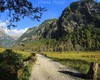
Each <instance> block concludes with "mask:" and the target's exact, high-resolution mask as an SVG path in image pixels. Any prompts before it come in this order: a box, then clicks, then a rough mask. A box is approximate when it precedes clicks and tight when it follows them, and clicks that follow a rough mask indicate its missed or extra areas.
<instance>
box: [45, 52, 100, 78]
mask: <svg viewBox="0 0 100 80" xmlns="http://www.w3.org/2000/svg"><path fill="white" fill-rule="evenodd" d="M44 54H45V55H46V56H47V57H49V58H52V59H53V60H55V61H58V62H60V63H61V64H63V65H65V66H66V67H68V68H74V69H75V70H78V71H80V72H81V73H83V74H87V72H88V70H89V67H90V63H91V62H97V63H98V64H99V69H98V79H100V52H99V51H97V52H77V51H76V52H61V53H60V52H44Z"/></svg>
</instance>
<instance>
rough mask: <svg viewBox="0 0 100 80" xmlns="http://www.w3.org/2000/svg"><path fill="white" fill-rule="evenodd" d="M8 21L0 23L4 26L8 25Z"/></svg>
mask: <svg viewBox="0 0 100 80" xmlns="http://www.w3.org/2000/svg"><path fill="white" fill-rule="evenodd" d="M7 22H8V21H7V20H6V21H4V22H1V23H0V27H4V26H6V24H7Z"/></svg>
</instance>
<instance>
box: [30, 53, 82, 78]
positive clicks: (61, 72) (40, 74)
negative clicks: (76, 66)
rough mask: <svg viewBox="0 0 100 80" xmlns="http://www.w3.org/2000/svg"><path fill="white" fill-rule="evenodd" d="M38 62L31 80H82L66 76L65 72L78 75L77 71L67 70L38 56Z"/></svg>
mask: <svg viewBox="0 0 100 80" xmlns="http://www.w3.org/2000/svg"><path fill="white" fill-rule="evenodd" d="M37 57H38V60H37V62H36V64H35V65H34V66H33V70H32V74H31V77H30V80H82V79H78V78H75V77H73V76H70V75H68V74H65V72H66V71H67V72H70V71H71V72H74V73H78V72H77V71H75V70H72V69H71V70H70V69H66V67H65V66H63V65H61V64H60V63H58V62H54V61H53V60H51V59H49V58H46V57H44V56H42V55H40V54H37Z"/></svg>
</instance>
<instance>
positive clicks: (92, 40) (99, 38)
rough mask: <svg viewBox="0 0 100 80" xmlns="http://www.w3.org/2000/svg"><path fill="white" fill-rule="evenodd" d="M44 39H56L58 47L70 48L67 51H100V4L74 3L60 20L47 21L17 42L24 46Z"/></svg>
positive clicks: (86, 1)
mask: <svg viewBox="0 0 100 80" xmlns="http://www.w3.org/2000/svg"><path fill="white" fill-rule="evenodd" d="M26 37H27V38H26ZM43 38H45V39H55V40H57V41H58V42H57V43H55V45H58V47H60V46H61V45H62V46H63V47H66V48H70V49H65V51H66V50H100V3H98V2H95V1H94V0H85V1H84V0H82V1H77V2H73V3H71V4H70V6H68V7H66V8H65V9H64V11H63V12H62V14H61V16H60V17H59V19H49V20H45V21H44V22H43V23H42V24H40V25H39V26H38V27H33V28H31V29H29V30H27V32H26V33H24V34H23V35H22V36H21V37H20V38H19V39H18V40H17V42H19V43H23V44H24V43H28V42H30V41H33V42H34V41H35V40H40V39H43ZM23 40H24V42H23ZM59 41H60V42H59ZM19 43H18V44H19ZM16 44H17V43H16ZM18 44H17V45H18ZM46 45H47V44H46ZM53 47H54V45H53ZM59 49H60V48H59ZM60 50H61V49H60Z"/></svg>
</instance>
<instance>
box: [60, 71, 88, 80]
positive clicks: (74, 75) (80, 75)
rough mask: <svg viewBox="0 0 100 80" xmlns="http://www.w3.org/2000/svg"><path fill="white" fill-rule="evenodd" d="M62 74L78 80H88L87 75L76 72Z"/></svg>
mask: <svg viewBox="0 0 100 80" xmlns="http://www.w3.org/2000/svg"><path fill="white" fill-rule="evenodd" d="M59 72H60V73H64V74H68V75H70V76H73V77H77V78H82V79H86V80H87V79H88V78H87V75H86V74H82V73H76V72H71V71H59Z"/></svg>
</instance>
